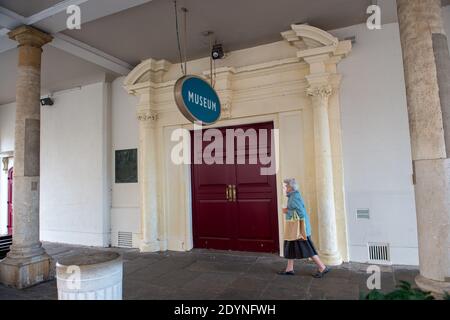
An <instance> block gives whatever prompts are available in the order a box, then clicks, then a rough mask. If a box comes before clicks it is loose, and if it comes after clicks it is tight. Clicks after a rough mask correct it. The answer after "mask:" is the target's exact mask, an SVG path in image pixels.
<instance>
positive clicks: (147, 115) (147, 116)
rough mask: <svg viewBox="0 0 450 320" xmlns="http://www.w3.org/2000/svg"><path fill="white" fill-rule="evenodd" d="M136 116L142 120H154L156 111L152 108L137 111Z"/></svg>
mask: <svg viewBox="0 0 450 320" xmlns="http://www.w3.org/2000/svg"><path fill="white" fill-rule="evenodd" d="M137 118H138V120H139V121H143V122H156V121H158V113H157V112H156V111H153V110H146V111H138V113H137Z"/></svg>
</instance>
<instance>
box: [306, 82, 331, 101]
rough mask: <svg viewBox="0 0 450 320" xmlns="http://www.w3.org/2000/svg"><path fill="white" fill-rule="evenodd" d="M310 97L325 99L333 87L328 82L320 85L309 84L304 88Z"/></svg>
mask: <svg viewBox="0 0 450 320" xmlns="http://www.w3.org/2000/svg"><path fill="white" fill-rule="evenodd" d="M306 93H307V94H308V96H310V97H315V98H322V99H327V98H329V97H330V96H331V95H332V94H333V87H332V86H331V85H329V84H326V85H321V86H311V87H309V88H308V89H307V90H306Z"/></svg>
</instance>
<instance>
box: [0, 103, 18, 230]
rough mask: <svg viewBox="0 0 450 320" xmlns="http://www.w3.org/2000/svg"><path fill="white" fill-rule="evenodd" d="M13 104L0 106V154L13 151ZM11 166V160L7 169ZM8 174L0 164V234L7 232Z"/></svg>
mask: <svg viewBox="0 0 450 320" xmlns="http://www.w3.org/2000/svg"><path fill="white" fill-rule="evenodd" d="M15 120H16V108H15V104H14V103H11V104H7V105H3V106H0V153H2V152H10V151H14V122H15ZM12 166H13V160H11V161H10V163H9V168H11V167H12ZM7 201H8V172H5V171H3V164H2V163H0V234H6V233H7V232H8V229H7V225H8V204H7Z"/></svg>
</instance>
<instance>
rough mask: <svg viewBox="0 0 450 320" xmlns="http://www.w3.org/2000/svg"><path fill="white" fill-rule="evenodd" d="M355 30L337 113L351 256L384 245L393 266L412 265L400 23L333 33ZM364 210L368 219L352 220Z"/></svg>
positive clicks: (363, 257) (361, 257) (413, 226)
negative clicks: (373, 245)
mask: <svg viewBox="0 0 450 320" xmlns="http://www.w3.org/2000/svg"><path fill="white" fill-rule="evenodd" d="M333 34H335V35H336V36H338V37H340V38H345V37H349V36H354V35H355V36H356V43H355V45H354V48H353V51H352V53H351V55H350V56H349V57H347V58H346V59H344V60H343V61H342V62H341V63H340V64H339V71H340V73H342V75H343V83H342V91H341V112H342V128H343V149H344V170H345V189H346V202H347V218H348V219H347V222H348V231H349V246H350V257H351V260H353V261H362V262H364V261H367V260H368V254H367V243H368V242H381V243H389V244H390V248H391V259H392V261H393V263H395V264H410V265H417V264H418V244H417V223H416V213H415V204H414V186H413V183H412V160H411V148H410V138H409V127H408V114H407V105H406V91H405V84H404V83H405V82H404V73H403V62H402V51H401V45H400V36H399V29H398V25H397V24H396V23H393V24H388V25H383V29H382V30H378V31H369V30H368V29H367V28H366V26H365V25H358V26H352V27H349V28H345V29H341V30H337V31H335V32H333ZM358 209H370V215H371V218H370V220H358V219H357V218H356V211H357V210H358Z"/></svg>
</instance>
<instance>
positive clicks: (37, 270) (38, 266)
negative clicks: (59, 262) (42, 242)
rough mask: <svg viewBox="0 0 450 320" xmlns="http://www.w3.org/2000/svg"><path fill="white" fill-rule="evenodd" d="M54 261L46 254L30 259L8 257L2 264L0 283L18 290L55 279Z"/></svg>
mask: <svg viewBox="0 0 450 320" xmlns="http://www.w3.org/2000/svg"><path fill="white" fill-rule="evenodd" d="M51 265H52V259H51V257H50V256H49V255H48V254H46V253H44V254H42V255H39V256H35V257H29V258H11V257H6V258H5V259H4V260H2V261H1V262H0V283H2V284H3V285H5V286H8V287H14V288H16V289H25V288H28V287H31V286H34V285H36V284H39V283H41V282H45V281H49V280H51V279H52V278H53V276H52V272H51Z"/></svg>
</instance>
